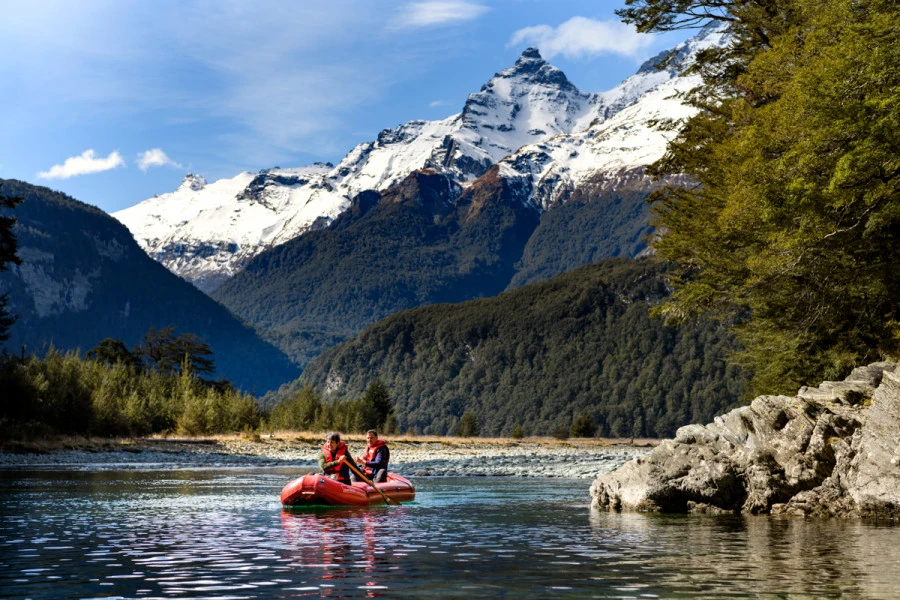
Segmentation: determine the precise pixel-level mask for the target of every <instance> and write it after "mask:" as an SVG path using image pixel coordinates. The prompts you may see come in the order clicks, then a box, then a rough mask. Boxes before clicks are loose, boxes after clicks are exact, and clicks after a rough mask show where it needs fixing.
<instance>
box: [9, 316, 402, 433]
mask: <svg viewBox="0 0 900 600" xmlns="http://www.w3.org/2000/svg"><path fill="white" fill-rule="evenodd" d="M214 368H215V367H214V360H213V358H212V353H211V352H210V351H209V348H208V346H207V345H206V344H205V343H203V341H202V340H200V339H199V338H197V337H196V336H194V335H192V334H181V335H178V336H176V335H175V334H174V330H173V329H172V328H171V327H167V328H165V329H162V330H157V329H151V330H150V331H149V332H148V333H147V336H146V337H145V341H144V343H143V344H140V345H138V346H136V347H135V348H133V349H131V350H129V349H127V348H126V347H125V345H124V344H123V343H122V342H121V341H119V340H114V339H106V340H104V341H103V342H101V343H100V344H99V345H98V346H97V347H96V348H94V349H92V350H90V351H89V352H87V353H86V355H85V356H83V357H82V356H81V355H80V353H78V352H76V351H69V352H65V353H63V352H60V351H58V350H56V349H54V348H51V349H50V350H49V351H48V352H47V354H46V355H45V356H43V357H38V356H35V355H31V356H24V355H10V354H8V353H6V352H4V353H3V354H2V355H0V390H3V393H4V395H3V400H4V401H3V403H2V405H0V433H2V434H3V435H4V436H7V437H13V438H16V437H24V438H34V437H36V436H40V435H45V434H68V435H96V436H135V435H149V434H160V433H177V434H184V435H206V434H220V433H246V434H252V433H256V432H258V431H260V430H268V431H274V430H301V431H326V430H338V431H343V432H348V433H361V432H364V431H366V430H368V429H372V428H377V429H379V430H380V431H384V432H386V433H393V432H396V431H397V421H396V418H395V417H394V414H393V409H392V404H393V402H392V399H391V396H390V394H389V392H388V390H387V388H386V387H385V386H384V384H383V383H381V381H380V380H378V379H375V380H374V381H372V382H371V383H370V384H369V385H368V387H367V388H366V391H365V393H363V394H362V396H361V397H360V398H358V399H355V400H346V401H334V402H327V403H326V402H324V401H323V400H322V398H321V396H320V395H319V394H318V393H317V392H316V391H315V390H314V389H313V388H312V387H310V386H307V387H305V388H303V389H302V390H301V391H300V392H299V393H298V394H296V395H294V396H292V397H290V398H287V399H286V400H285V401H283V402H281V403H279V404H278V405H276V406H274V407H272V409H271V411H263V410H261V409H260V407H259V404H258V402H257V399H256V398H255V397H253V396H251V395H249V394H245V393H243V392H240V391H237V390H235V389H234V387H233V386H232V385H231V384H230V382H228V381H226V380H224V379H219V380H216V381H210V380H208V379H204V378H203V377H201V376H200V374H202V373H211V372H212V371H214Z"/></svg>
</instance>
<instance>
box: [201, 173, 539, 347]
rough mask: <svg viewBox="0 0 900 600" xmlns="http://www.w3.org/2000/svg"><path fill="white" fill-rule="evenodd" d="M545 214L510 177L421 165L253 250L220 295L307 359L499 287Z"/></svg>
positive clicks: (241, 314) (279, 341)
mask: <svg viewBox="0 0 900 600" xmlns="http://www.w3.org/2000/svg"><path fill="white" fill-rule="evenodd" d="M537 222H538V213H537V211H536V210H534V209H533V208H530V207H526V206H524V205H523V204H522V203H521V202H519V201H518V200H517V199H516V197H515V190H512V189H510V188H509V187H508V186H507V185H506V182H505V181H504V180H501V179H498V178H493V179H491V178H482V180H480V181H479V184H478V185H473V186H472V187H470V188H469V189H468V190H467V191H466V192H464V193H462V194H460V189H459V187H458V186H456V184H454V183H453V182H452V181H451V180H450V179H448V178H447V177H446V176H445V175H441V174H437V173H435V172H433V171H427V170H426V171H419V172H417V173H414V174H413V175H411V176H410V177H409V178H407V179H406V180H405V181H404V182H403V184H402V185H400V186H398V187H396V188H391V189H390V190H387V191H385V192H384V193H380V192H374V191H371V192H363V193H362V194H360V195H359V196H357V198H355V199H354V201H353V205H352V206H351V207H350V208H349V209H348V210H347V211H346V212H345V213H344V214H342V215H341V216H340V217H338V218H337V219H336V220H335V221H334V223H333V224H332V225H331V226H330V227H329V228H328V229H325V230H321V231H314V232H311V233H308V234H306V235H303V236H301V237H299V238H296V239H294V240H292V241H290V242H287V243H286V244H283V245H281V246H277V247H275V248H272V249H271V250H269V251H267V252H264V253H262V254H260V255H259V256H257V257H256V258H254V259H253V260H252V261H251V262H250V263H249V264H248V265H247V267H246V269H244V271H242V272H241V273H239V274H237V275H236V276H235V277H234V278H233V279H232V280H231V281H229V282H227V283H226V284H224V285H223V286H222V287H220V288H219V289H218V290H216V291H215V292H214V293H213V297H215V298H216V299H218V300H219V301H221V302H222V303H223V304H225V305H226V306H228V307H229V308H230V309H231V310H232V311H233V312H235V313H236V314H237V315H239V316H240V317H242V318H244V319H245V320H247V321H249V322H250V323H253V324H254V325H255V326H256V327H257V328H258V329H259V330H260V331H261V332H263V333H264V335H266V336H267V337H268V338H269V339H271V340H273V341H274V342H275V343H277V344H279V345H280V346H281V347H282V348H284V349H285V350H286V351H288V352H289V353H291V354H292V356H294V357H295V358H296V359H297V360H298V361H299V362H301V363H306V362H307V361H309V360H310V359H311V358H312V357H314V356H316V355H318V354H319V353H320V352H321V351H322V350H324V349H325V348H328V347H331V346H333V345H335V344H337V343H338V342H340V341H343V340H345V339H349V338H350V337H352V336H353V335H355V334H356V333H357V332H359V331H360V330H362V329H363V328H364V327H366V326H367V325H371V324H372V323H374V322H376V321H377V320H378V319H381V318H383V317H386V316H388V315H390V314H393V313H395V312H397V311H399V310H403V309H406V308H411V307H414V306H419V305H422V304H433V303H436V302H460V301H462V300H467V299H469V298H472V297H478V296H491V295H495V294H497V293H499V292H501V291H502V290H503V289H504V288H505V287H506V284H507V283H508V282H509V280H510V278H511V277H512V273H513V271H512V269H513V265H514V263H515V261H516V260H518V258H519V256H521V253H522V247H523V246H524V245H525V242H526V241H527V240H528V236H529V235H530V234H531V232H532V231H533V230H534V228H535V227H536V226H537Z"/></svg>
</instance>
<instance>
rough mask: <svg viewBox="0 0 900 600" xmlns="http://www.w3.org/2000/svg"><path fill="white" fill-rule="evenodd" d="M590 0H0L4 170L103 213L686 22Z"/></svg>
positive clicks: (323, 148) (330, 144)
mask: <svg viewBox="0 0 900 600" xmlns="http://www.w3.org/2000/svg"><path fill="white" fill-rule="evenodd" d="M622 4H623V2H618V1H609V2H607V1H603V0H601V1H597V0H583V1H576V0H571V1H569V0H495V1H489V0H434V1H416V2H404V1H394V2H387V1H381V0H352V1H351V0H327V1H324V2H322V1H317V2H312V1H302V0H290V1H289V0H284V1H267V0H253V1H252V2H250V1H245V2H231V1H227V0H177V1H174V0H173V1H170V0H154V1H150V0H146V1H143V2H142V1H138V0H134V1H127V0H126V1H123V0H108V1H107V0H80V1H78V2H74V1H70V0H59V1H56V0H31V1H29V2H21V1H19V0H0V14H2V15H3V18H2V19H0V56H2V57H3V58H2V59H0V81H2V82H3V85H2V93H0V177H2V178H13V179H21V180H24V181H27V182H29V183H34V184H37V185H44V186H47V187H50V188H53V189H56V190H60V191H63V192H65V193H67V194H69V195H71V196H73V197H75V198H77V199H78V200H81V201H83V202H87V203H89V204H93V205H96V206H99V207H100V208H102V209H103V210H106V211H108V212H113V211H115V210H119V209H122V208H126V207H128V206H131V205H133V204H136V203H138V202H140V201H141V200H143V199H145V198H149V197H152V196H153V195H154V194H159V193H165V192H170V191H173V190H174V189H176V188H177V187H178V185H179V184H180V182H181V180H182V178H183V177H184V175H185V174H186V173H187V172H193V173H199V174H201V175H203V176H204V177H205V178H206V179H207V180H208V181H214V180H216V179H220V178H223V177H233V176H234V175H236V174H237V173H239V172H241V171H246V170H249V171H258V170H260V169H264V168H269V167H274V166H280V167H298V166H302V165H306V164H309V163H312V162H315V161H331V162H337V161H339V160H340V159H341V157H343V155H344V154H346V153H347V151H349V150H350V149H351V148H352V147H353V146H355V145H356V144H357V143H359V142H362V141H366V140H371V139H374V137H375V136H376V135H377V133H378V132H379V131H380V130H382V129H385V128H390V127H395V126H397V125H399V124H400V123H403V122H406V121H409V120H411V119H440V118H444V117H447V116H449V115H451V114H455V113H457V112H459V111H460V110H461V109H462V106H463V103H464V102H465V100H466V96H467V95H468V94H469V93H472V92H476V91H478V90H479V89H480V87H481V86H482V84H484V83H485V82H486V81H487V80H488V79H490V77H491V76H492V75H493V74H494V73H495V72H497V71H500V70H502V69H504V68H506V67H508V66H510V65H512V64H513V63H514V62H515V60H516V59H517V58H518V56H519V54H521V52H522V50H524V49H525V48H527V47H529V46H537V47H538V48H539V49H540V50H541V53H542V55H543V56H544V58H545V59H547V60H548V61H550V62H551V63H553V64H554V65H556V66H557V67H559V68H561V69H562V70H563V71H564V72H565V73H566V75H567V76H568V77H569V79H570V80H571V81H572V82H573V83H574V84H575V85H576V86H578V87H579V88H581V89H582V90H585V91H590V92H597V91H603V90H607V89H610V88H612V87H614V86H615V85H616V84H618V83H619V82H620V81H621V80H622V79H624V78H625V77H627V76H629V75H631V74H633V73H634V72H635V70H636V69H637V68H638V66H639V65H640V64H641V62H643V61H644V60H645V59H647V58H649V57H650V56H653V55H654V54H656V53H657V52H659V51H660V50H663V49H665V48H668V47H671V46H673V45H674V44H676V43H677V42H679V41H681V40H682V39H684V38H686V37H687V36H688V34H686V33H680V34H666V35H662V36H647V35H638V34H636V33H634V32H633V31H632V30H630V29H629V28H628V27H626V26H624V25H622V24H621V23H619V22H618V20H617V19H616V17H615V14H614V12H613V11H614V10H615V9H616V8H620V7H621V6H622Z"/></svg>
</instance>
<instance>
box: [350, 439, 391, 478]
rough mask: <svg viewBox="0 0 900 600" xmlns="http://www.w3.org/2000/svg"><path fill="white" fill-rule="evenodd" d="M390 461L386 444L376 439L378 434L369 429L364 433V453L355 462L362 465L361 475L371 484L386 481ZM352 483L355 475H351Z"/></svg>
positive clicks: (389, 452)
mask: <svg viewBox="0 0 900 600" xmlns="http://www.w3.org/2000/svg"><path fill="white" fill-rule="evenodd" d="M390 459H391V451H390V450H388V447H387V442H386V441H384V440H380V439H378V432H377V431H375V430H374V429H370V430H368V431H367V432H366V451H365V454H363V455H362V456H360V457H359V458H358V459H357V461H358V462H359V463H360V464H361V465H363V469H362V470H363V473H365V474H366V476H367V477H368V478H369V479H371V480H372V482H373V483H381V482H383V481H386V480H387V472H388V462H389V461H390ZM351 477H352V478H353V481H357V480H358V478H357V477H356V475H351Z"/></svg>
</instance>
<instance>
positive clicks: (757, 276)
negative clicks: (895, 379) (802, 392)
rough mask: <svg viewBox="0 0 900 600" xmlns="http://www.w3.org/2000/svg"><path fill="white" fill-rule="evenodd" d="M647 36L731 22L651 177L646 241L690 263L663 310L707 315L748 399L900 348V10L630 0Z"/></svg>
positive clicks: (628, 13) (703, 59)
mask: <svg viewBox="0 0 900 600" xmlns="http://www.w3.org/2000/svg"><path fill="white" fill-rule="evenodd" d="M626 4H627V6H628V8H626V9H623V10H622V11H620V12H619V14H620V16H622V17H623V18H624V19H625V20H626V21H627V22H631V23H634V24H635V25H636V26H637V28H638V29H639V30H640V31H665V30H669V29H675V28H679V27H686V26H696V25H701V24H703V23H705V22H707V21H710V20H719V21H723V22H727V23H728V26H729V27H730V30H731V32H732V34H733V39H734V42H733V44H732V45H731V46H730V47H728V48H725V49H723V50H720V51H715V52H711V53H707V54H705V55H703V54H702V55H701V56H700V60H699V61H698V65H697V67H696V70H697V71H699V72H700V73H701V74H702V75H703V77H704V85H703V86H702V87H701V88H700V89H698V90H696V91H695V93H694V94H693V95H692V96H690V98H689V99H690V101H691V102H692V103H693V105H694V106H695V107H697V108H698V109H699V113H698V114H697V115H696V116H695V117H693V118H691V119H690V120H689V121H688V122H687V124H686V127H685V128H684V129H683V130H682V133H681V134H680V135H679V137H678V138H677V139H676V140H674V142H673V143H672V144H670V147H669V149H668V152H667V154H666V156H665V157H664V158H663V159H662V160H661V161H660V162H659V163H657V164H656V165H655V166H654V172H655V173H656V174H658V175H664V174H672V173H683V174H687V175H688V176H690V177H691V178H692V179H693V180H694V182H695V184H696V185H694V186H691V187H687V188H684V187H682V188H676V187H669V188H666V189H665V190H664V191H662V192H661V193H657V194H656V195H655V196H653V199H654V200H656V201H658V204H657V205H656V207H655V212H656V215H657V220H656V223H655V224H656V226H657V227H658V229H659V230H660V231H663V232H665V233H664V234H663V235H662V236H661V237H660V238H659V239H658V241H656V243H655V246H656V248H657V249H658V250H659V253H660V254H661V255H662V256H663V257H665V258H666V259H669V260H672V261H674V262H676V263H677V264H679V265H680V266H681V267H682V270H681V272H680V273H679V274H678V277H676V278H675V280H674V281H675V284H676V288H677V289H676V293H675V294H674V296H673V298H672V300H671V301H670V302H668V303H667V304H666V305H665V306H664V307H663V309H662V310H661V311H660V313H661V314H663V315H665V316H666V317H669V318H670V319H672V320H675V321H678V320H684V319H686V318H692V317H695V316H697V315H701V314H705V315H712V316H715V317H718V318H720V319H722V320H723V321H724V322H726V323H728V324H729V325H730V326H731V327H732V329H733V330H734V331H735V333H736V334H737V336H738V339H739V340H740V341H741V342H742V344H743V346H744V347H745V349H746V350H745V351H744V352H743V353H741V354H739V355H738V360H739V361H740V362H742V363H743V364H745V365H747V366H749V367H751V368H752V370H753V371H754V388H755V389H754V392H756V393H763V392H767V393H775V392H788V391H793V390H796V389H797V387H798V386H799V385H802V384H814V383H817V382H818V381H820V380H822V379H838V378H840V377H842V376H843V375H844V374H845V373H846V372H847V371H848V370H849V369H850V368H852V367H853V366H854V365H858V364H861V363H865V362H870V361H873V360H878V359H885V358H890V357H896V356H897V355H898V352H900V277H897V275H896V265H897V264H898V259H900V137H898V136H897V135H896V131H897V124H898V123H900V91H898V90H900V68H898V65H900V6H898V4H897V3H896V2H893V1H890V0H868V1H865V2H849V1H847V0H807V1H799V0H778V1H777V2H776V1H774V0H772V1H766V0H755V1H749V2H746V1H738V0H731V1H713V0H708V1H699V0H694V1H691V0H678V1H673V0H629V1H628V2H627V3H626Z"/></svg>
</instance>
